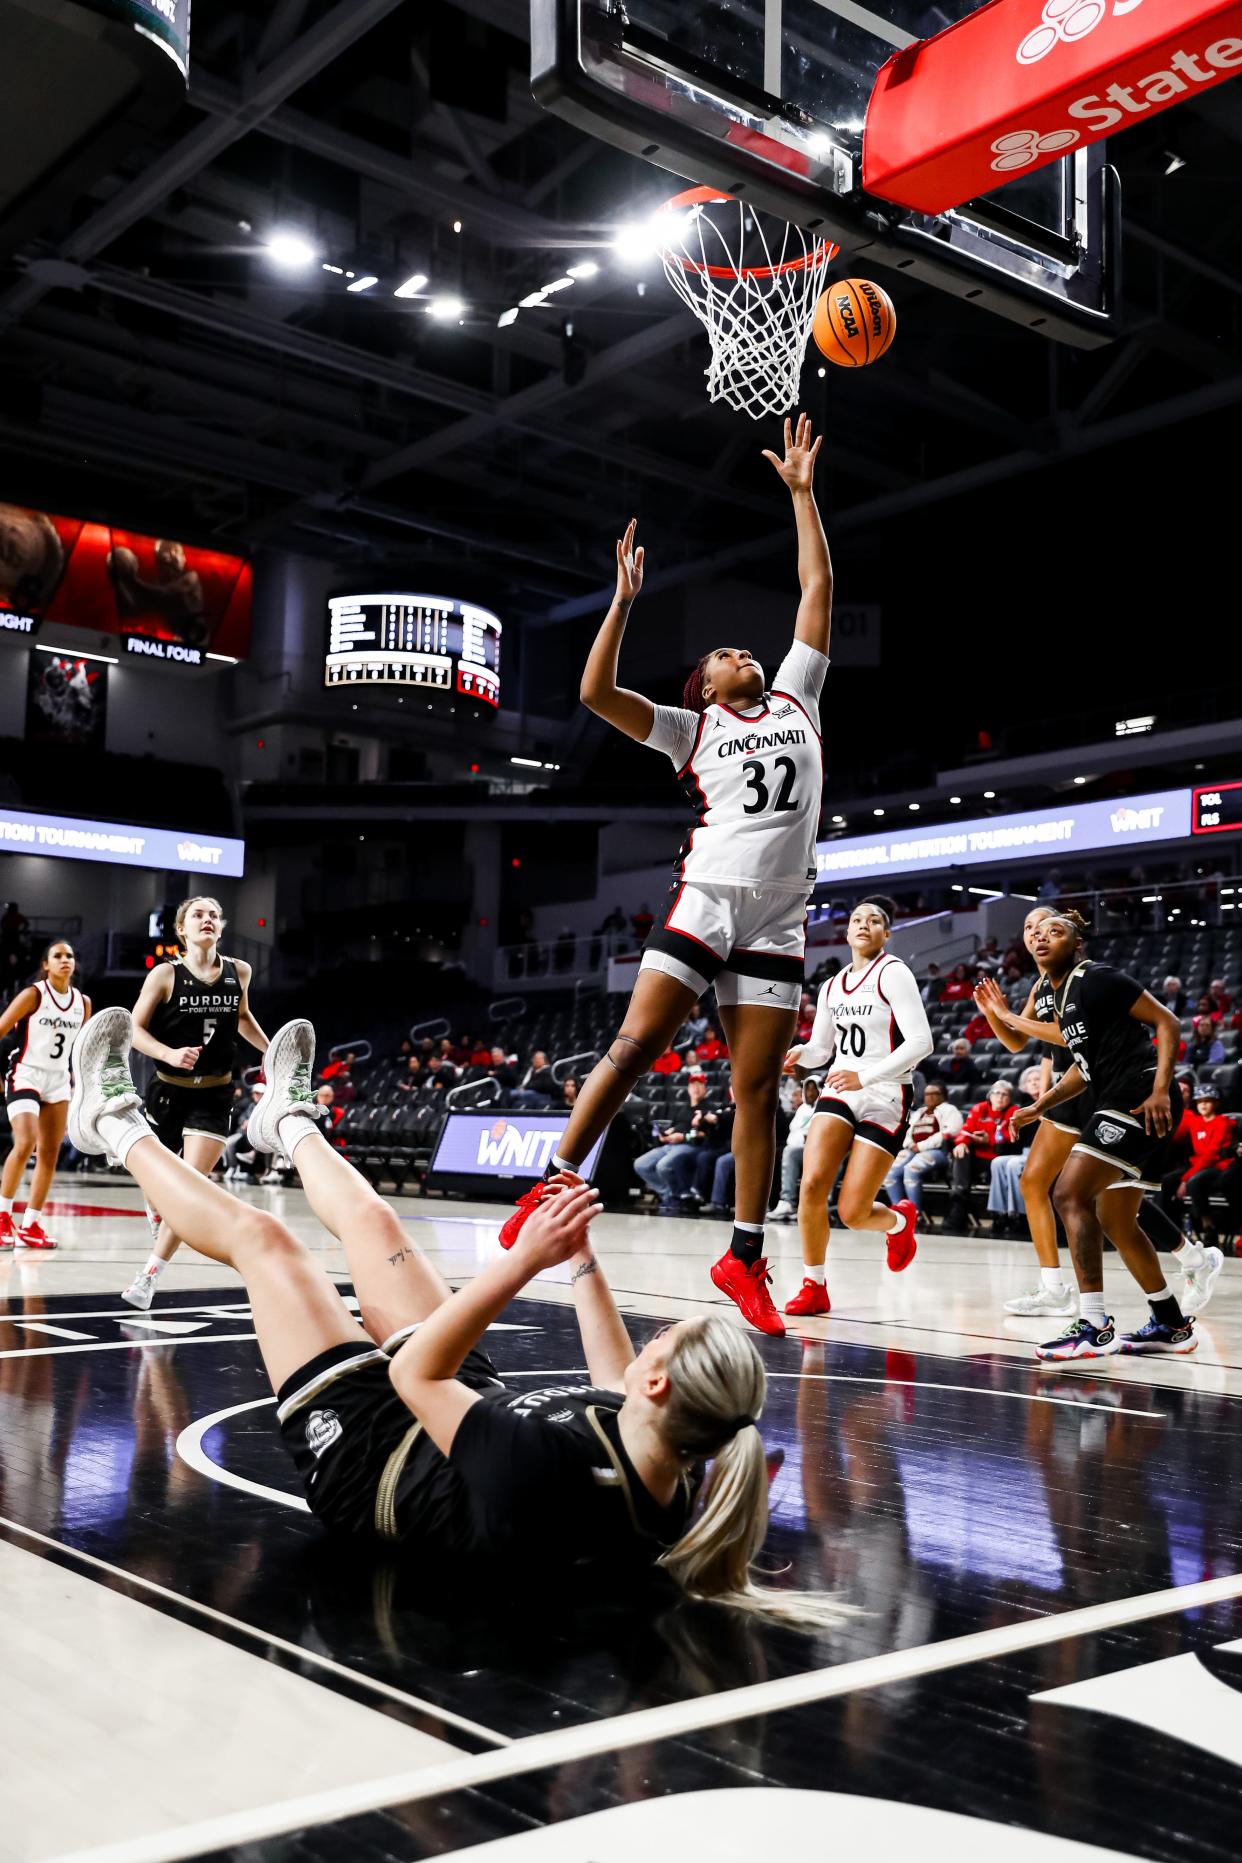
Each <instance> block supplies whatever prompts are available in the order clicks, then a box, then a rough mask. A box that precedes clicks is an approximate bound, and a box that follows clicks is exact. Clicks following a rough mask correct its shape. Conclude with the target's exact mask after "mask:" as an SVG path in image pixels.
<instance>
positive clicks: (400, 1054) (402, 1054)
mask: <svg viewBox="0 0 1242 1863" xmlns="http://www.w3.org/2000/svg"><path fill="white" fill-rule="evenodd" d="M413 1052H414V1043H413V1042H412V1041H411V1040H410V1038H409V1036H408V1035H407V1036H406V1038H405V1040H404V1041H403V1042H400V1043H399V1044H398V1047H397V1052H396V1054H394V1056H393V1057H392V1058H393V1060H394V1061H404V1060H406V1059H407V1058H408V1057H409V1056H410V1055H412V1054H413Z"/></svg>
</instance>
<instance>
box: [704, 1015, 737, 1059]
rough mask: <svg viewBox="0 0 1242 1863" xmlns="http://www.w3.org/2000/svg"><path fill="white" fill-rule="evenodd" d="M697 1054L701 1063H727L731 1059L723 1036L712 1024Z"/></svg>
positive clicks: (709, 1025)
mask: <svg viewBox="0 0 1242 1863" xmlns="http://www.w3.org/2000/svg"><path fill="white" fill-rule="evenodd" d="M697 1053H698V1057H699V1060H700V1061H727V1060H728V1058H729V1050H728V1048H727V1046H726V1045H725V1040H724V1037H723V1035H722V1034H721V1033H720V1030H719V1029H718V1028H715V1027H714V1026H713V1025H712V1024H710V1023H709V1024H708V1028H707V1033H706V1035H704V1036H703V1038H702V1040H701V1041H700V1042H699V1044H698V1049H697Z"/></svg>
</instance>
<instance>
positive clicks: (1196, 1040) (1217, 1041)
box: [1185, 1015, 1225, 1071]
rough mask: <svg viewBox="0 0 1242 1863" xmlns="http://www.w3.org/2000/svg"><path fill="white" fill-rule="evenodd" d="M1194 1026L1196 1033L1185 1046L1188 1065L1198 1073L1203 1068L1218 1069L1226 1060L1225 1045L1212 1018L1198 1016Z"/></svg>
mask: <svg viewBox="0 0 1242 1863" xmlns="http://www.w3.org/2000/svg"><path fill="white" fill-rule="evenodd" d="M1193 1026H1194V1033H1193V1035H1192V1036H1191V1038H1190V1041H1189V1042H1188V1043H1186V1044H1185V1048H1186V1055H1185V1060H1186V1065H1187V1066H1188V1067H1193V1068H1195V1069H1196V1071H1197V1070H1198V1069H1199V1068H1203V1067H1218V1066H1219V1065H1220V1063H1221V1062H1222V1061H1223V1060H1224V1058H1225V1044H1224V1042H1223V1041H1222V1040H1221V1038H1220V1036H1219V1035H1218V1034H1217V1033H1216V1024H1215V1023H1214V1022H1213V1020H1212V1018H1211V1016H1205V1015H1198V1016H1196V1017H1195V1019H1194V1025H1193Z"/></svg>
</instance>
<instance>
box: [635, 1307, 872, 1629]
mask: <svg viewBox="0 0 1242 1863" xmlns="http://www.w3.org/2000/svg"><path fill="white" fill-rule="evenodd" d="M668 1376H669V1385H670V1392H669V1397H668V1400H667V1402H666V1404H665V1406H664V1409H663V1412H662V1416H661V1426H660V1427H661V1434H662V1435H663V1436H664V1438H665V1440H666V1442H667V1443H668V1444H669V1446H670V1448H672V1449H674V1450H675V1451H676V1453H677V1454H678V1455H679V1456H680V1457H681V1458H682V1459H683V1460H684V1461H685V1462H686V1464H687V1466H690V1465H691V1464H693V1463H695V1462H701V1461H703V1460H705V1459H710V1461H711V1469H710V1472H709V1474H708V1478H707V1483H706V1487H705V1490H704V1499H703V1504H702V1507H701V1508H700V1510H699V1513H698V1516H697V1518H696V1519H695V1520H694V1522H693V1523H692V1525H691V1526H690V1528H689V1529H688V1530H687V1532H685V1533H684V1534H683V1535H682V1537H681V1539H679V1540H678V1542H677V1544H676V1545H675V1546H671V1547H670V1548H669V1550H668V1551H667V1552H666V1553H665V1554H664V1556H663V1558H662V1559H661V1561H660V1563H661V1565H662V1566H664V1568H665V1570H666V1571H667V1572H669V1573H670V1575H671V1576H672V1577H673V1578H675V1579H676V1581H677V1583H678V1584H679V1585H680V1586H681V1587H682V1589H683V1590H684V1591H685V1592H687V1593H688V1595H689V1596H690V1597H692V1598H703V1599H707V1600H709V1601H711V1602H713V1603H716V1604H728V1605H732V1606H734V1607H735V1608H736V1609H739V1610H746V1611H756V1612H759V1613H761V1614H762V1615H764V1616H767V1617H772V1618H777V1619H782V1620H784V1621H785V1622H786V1623H791V1624H798V1625H802V1626H804V1627H806V1628H808V1629H823V1628H829V1627H831V1626H833V1625H836V1624H839V1623H840V1622H841V1621H842V1619H843V1618H845V1617H847V1616H848V1615H850V1610H849V1607H848V1606H847V1605H843V1604H842V1603H841V1602H840V1601H839V1600H838V1599H836V1598H834V1597H832V1596H831V1595H830V1594H829V1593H827V1592H805V1591H779V1590H775V1589H772V1588H770V1587H766V1586H760V1585H756V1584H755V1583H754V1582H753V1581H752V1579H751V1575H750V1574H751V1567H752V1565H753V1564H754V1561H755V1559H756V1558H757V1557H758V1554H759V1551H760V1548H761V1547H762V1545H763V1542H764V1538H765V1536H766V1534H767V1530H768V1469H767V1458H766V1455H765V1453H764V1447H763V1438H762V1436H761V1435H760V1434H759V1430H758V1428H757V1424H758V1420H759V1416H760V1413H761V1412H762V1410H763V1403H764V1398H765V1396H766V1394H767V1377H766V1374H765V1373H764V1369H763V1364H762V1361H761V1360H760V1357H759V1354H758V1352H756V1350H755V1348H754V1346H753V1344H752V1343H751V1341H750V1340H749V1339H748V1338H747V1337H746V1335H745V1333H742V1332H739V1331H738V1329H737V1328H736V1327H735V1326H731V1325H730V1324H729V1323H728V1321H727V1320H723V1319H720V1318H717V1317H715V1316H713V1317H711V1318H704V1319H696V1320H690V1321H687V1322H686V1323H685V1324H684V1325H683V1326H681V1327H679V1328H678V1331H677V1334H676V1336H675V1337H674V1339H673V1341H672V1343H671V1345H670V1348H669V1356H668Z"/></svg>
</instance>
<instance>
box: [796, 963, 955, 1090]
mask: <svg viewBox="0 0 1242 1863" xmlns="http://www.w3.org/2000/svg"><path fill="white" fill-rule="evenodd" d="M932 1046H933V1043H932V1032H931V1026H930V1024H929V1023H928V1020H927V1011H926V1009H925V1008H924V1007H923V999H922V997H921V996H920V995H919V986H918V984H917V983H916V981H915V979H914V974H913V972H912V971H911V970H910V969H909V968H908V967H907V966H906V965H905V964H903V963H902V961H901V959H900V958H899V957H889V956H888V954H887V953H886V952H881V953H880V955H879V957H877V958H874V959H873V960H872V962H871V963H870V964H868V965H866V966H865V968H864V969H862V970H853V969H849V968H847V969H845V970H839V971H838V972H837V974H836V976H835V977H829V979H828V981H827V983H825V984H824V986H823V988H822V989H821V990H820V993H819V1003H818V1005H817V1007H816V1010H815V1026H814V1028H813V1029H812V1030H811V1039H810V1041H808V1042H807V1043H805V1045H804V1046H803V1049H802V1053H801V1054H800V1055H799V1057H798V1065H799V1067H803V1068H807V1069H815V1068H820V1067H823V1066H824V1065H825V1064H826V1063H827V1062H828V1061H829V1060H831V1061H832V1062H833V1064H834V1066H836V1067H844V1068H850V1069H852V1071H853V1072H854V1073H856V1074H857V1075H858V1078H859V1080H860V1081H861V1082H862V1084H863V1086H864V1087H866V1086H869V1085H870V1084H871V1083H872V1082H873V1081H877V1080H891V1081H895V1082H896V1084H897V1085H898V1086H901V1087H905V1086H909V1084H910V1077H911V1075H912V1074H913V1072H914V1069H915V1068H916V1067H917V1066H918V1064H919V1062H920V1061H922V1060H925V1059H926V1058H927V1056H928V1055H929V1054H930V1053H931V1051H932Z"/></svg>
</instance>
